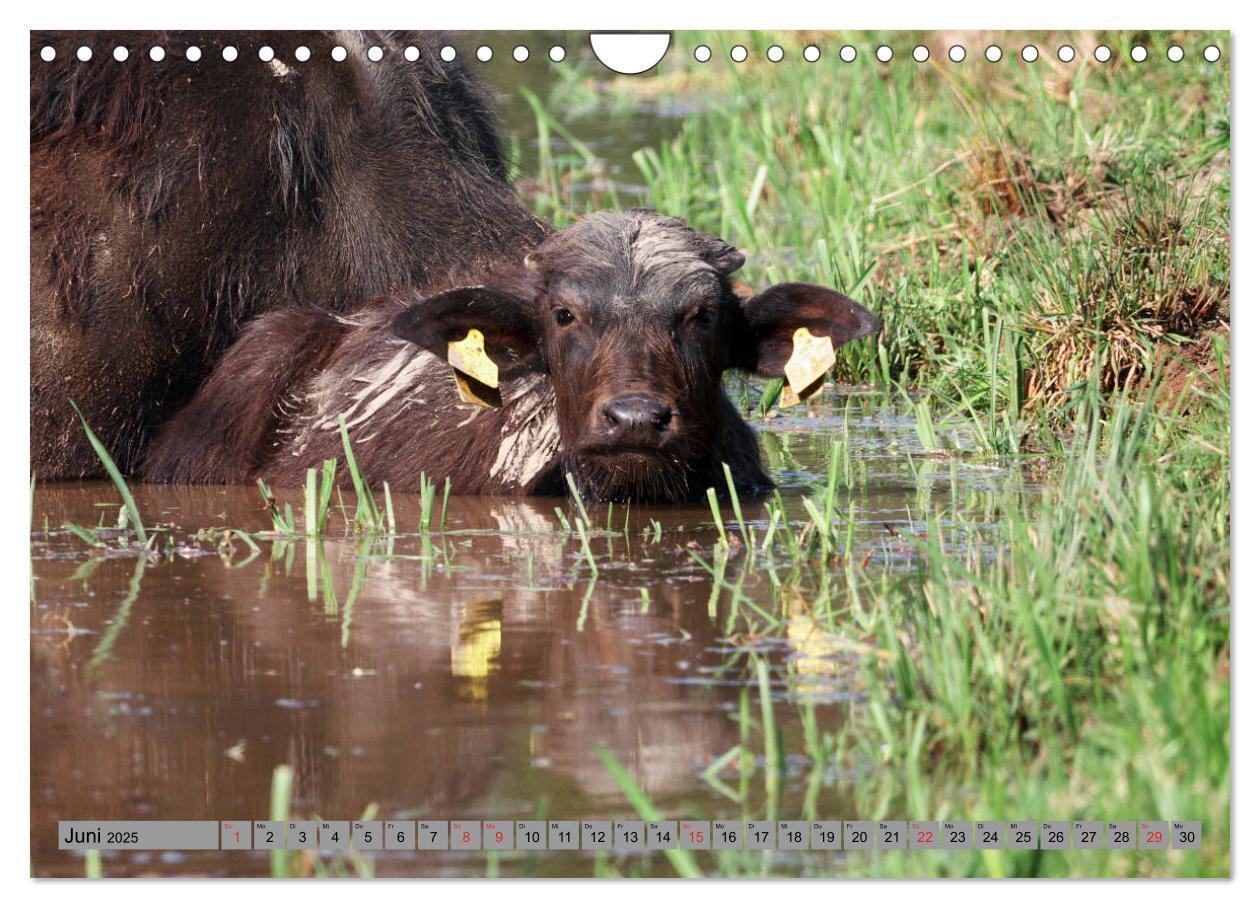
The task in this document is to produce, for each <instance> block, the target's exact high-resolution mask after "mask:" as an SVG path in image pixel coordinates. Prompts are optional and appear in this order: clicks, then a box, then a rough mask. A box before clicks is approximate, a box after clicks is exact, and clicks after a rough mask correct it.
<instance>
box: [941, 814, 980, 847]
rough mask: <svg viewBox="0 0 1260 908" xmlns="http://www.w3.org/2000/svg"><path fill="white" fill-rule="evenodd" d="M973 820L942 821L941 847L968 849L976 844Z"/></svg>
mask: <svg viewBox="0 0 1260 908" xmlns="http://www.w3.org/2000/svg"><path fill="white" fill-rule="evenodd" d="M974 839H975V834H974V830H973V829H972V828H971V820H943V821H942V822H941V849H942V850H944V851H966V850H967V849H969V848H971V847H972V845H974V844H975V841H974Z"/></svg>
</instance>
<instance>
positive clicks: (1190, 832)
mask: <svg viewBox="0 0 1260 908" xmlns="http://www.w3.org/2000/svg"><path fill="white" fill-rule="evenodd" d="M1202 843H1203V823H1201V822H1200V821H1199V820H1173V824H1172V847H1173V850H1174V851H1198V850H1199V848H1200V846H1201V845H1202Z"/></svg>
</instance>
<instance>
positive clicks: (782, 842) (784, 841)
mask: <svg viewBox="0 0 1260 908" xmlns="http://www.w3.org/2000/svg"><path fill="white" fill-rule="evenodd" d="M778 840H779V842H778V848H779V850H780V851H808V850H809V823H807V822H805V821H804V820H780V821H779V822H778Z"/></svg>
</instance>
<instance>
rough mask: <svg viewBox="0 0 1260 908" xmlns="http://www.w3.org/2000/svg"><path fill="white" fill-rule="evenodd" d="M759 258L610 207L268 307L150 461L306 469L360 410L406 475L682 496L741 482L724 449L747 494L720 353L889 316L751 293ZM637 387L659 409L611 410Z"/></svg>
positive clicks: (218, 478) (836, 301)
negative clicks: (330, 309) (488, 373)
mask: <svg viewBox="0 0 1260 908" xmlns="http://www.w3.org/2000/svg"><path fill="white" fill-rule="evenodd" d="M742 261H743V256H742V255H740V254H739V253H737V252H736V251H735V250H733V249H731V247H729V246H727V245H726V244H725V243H722V242H721V241H720V240H717V239H716V238H714V237H709V236H706V235H704V234H701V233H697V232H696V231H694V230H692V229H691V228H690V227H688V226H687V225H686V224H685V223H683V222H682V221H678V220H675V219H673V218H666V217H662V216H661V215H658V214H655V213H654V212H650V211H643V210H636V211H630V212H626V213H605V214H598V215H592V216H590V217H588V218H587V219H586V220H584V221H582V222H580V223H579V224H577V225H575V226H573V227H569V228H567V229H565V230H563V231H560V232H558V233H556V234H554V235H553V236H551V237H549V238H548V239H547V240H546V241H544V242H543V243H541V244H540V245H539V246H538V247H537V248H536V249H535V250H534V251H533V252H532V253H531V254H530V255H529V256H528V258H525V259H524V261H522V262H521V263H519V264H517V265H515V266H512V265H505V266H504V267H502V268H499V269H496V270H494V271H491V272H489V273H488V274H486V275H485V276H484V277H483V278H482V280H481V281H479V282H477V283H475V284H470V285H464V286H456V287H447V288H437V289H434V290H430V291H427V292H421V291H408V292H406V293H402V294H398V295H395V296H391V297H387V298H383V299H378V300H376V301H375V302H372V303H370V304H368V305H367V306H365V307H364V308H363V309H362V310H360V311H359V312H358V313H356V314H355V315H353V316H349V317H330V316H328V315H324V314H321V313H317V312H290V313H274V314H271V315H267V316H264V317H263V318H261V319H259V320H258V321H256V322H255V323H254V324H253V325H251V326H250V327H249V328H248V329H247V330H246V332H245V334H244V335H243V336H242V338H241V339H240V340H239V341H238V342H237V343H236V344H235V345H234V346H233V347H232V348H231V349H230V350H229V351H228V353H227V355H226V356H225V357H224V359H223V361H222V362H221V363H220V365H219V366H218V368H217V369H216V370H215V372H214V373H213V375H212V376H211V378H210V380H209V381H208V382H207V383H206V385H205V386H204V387H203V388H202V390H201V391H200V392H199V393H198V394H197V396H196V397H195V398H194V399H193V401H192V402H191V403H190V404H189V405H188V406H187V407H186V408H185V409H184V410H183V411H182V412H181V413H180V414H179V415H177V416H176V417H175V419H174V420H172V421H171V422H170V423H169V424H168V425H167V426H166V427H165V428H164V429H163V430H162V432H161V434H160V435H159V436H158V438H157V439H156V440H155V442H154V444H153V445H152V447H151V449H150V451H149V453H148V456H147V457H146V459H145V463H144V469H143V475H144V477H145V478H147V479H150V480H157V481H164V482H242V481H246V480H250V479H253V478H255V477H261V478H263V479H266V480H267V481H268V482H270V483H273V484H275V485H278V486H297V485H300V484H301V483H302V482H303V481H304V480H305V477H306V471H307V470H308V469H310V468H312V467H316V466H318V465H319V464H320V463H322V462H323V461H324V460H326V459H329V458H334V457H335V458H338V459H341V460H343V462H344V452H343V442H342V438H341V433H340V426H341V424H342V422H343V421H344V424H345V426H346V429H347V434H348V436H349V438H350V441H351V443H352V446H353V449H354V454H355V458H356V460H357V462H358V464H359V467H360V468H361V470H362V472H363V474H364V475H365V477H366V479H367V480H368V482H369V483H371V484H373V485H376V486H378V485H379V484H381V483H384V482H388V483H389V484H390V486H391V487H392V488H394V489H399V490H402V489H414V488H416V487H417V486H418V484H419V481H420V475H421V472H422V471H423V472H424V473H427V474H428V476H429V477H430V479H437V480H441V479H443V478H449V479H450V480H451V487H452V490H453V491H455V492H457V493H464V494H469V493H473V494H489V493H498V494H517V493H527V494H543V493H557V492H560V491H562V489H563V488H564V476H565V474H566V473H571V474H572V475H573V476H574V479H575V481H576V483H577V485H578V488H579V490H580V491H581V493H582V494H583V495H584V496H587V497H590V498H596V499H615V500H627V499H633V500H640V501H642V500H652V501H680V500H685V499H694V498H697V497H699V496H701V495H702V494H703V493H704V490H705V489H707V488H709V487H716V488H718V489H721V490H725V488H726V482H725V478H724V473H723V470H722V465H723V464H724V463H725V464H729V465H730V467H731V470H732V474H733V477H734V481H735V485H736V488H737V489H738V491H739V492H740V493H741V494H753V495H755V494H758V493H761V492H764V491H766V490H768V489H769V488H770V483H769V479H768V478H767V476H766V474H765V471H764V469H763V468H762V465H761V458H760V453H759V450H758V445H757V441H756V437H755V436H754V434H753V432H752V430H751V429H750V428H749V427H748V426H747V425H746V424H745V423H744V421H743V419H742V418H741V417H740V415H739V414H738V412H736V410H735V408H734V406H733V405H732V404H731V403H730V401H729V400H728V399H727V398H726V395H725V394H724V393H723V390H722V384H721V377H722V373H723V371H724V370H726V369H728V368H736V369H743V370H746V371H757V372H760V373H761V374H764V375H776V374H781V373H782V369H783V364H784V362H785V360H786V358H787V353H786V350H787V349H788V348H789V347H790V342H787V343H786V345H785V342H784V338H785V337H790V336H791V333H792V331H794V330H796V329H797V328H798V327H801V326H805V327H808V328H809V329H810V330H811V331H813V332H815V333H816V334H819V335H822V334H830V336H831V338H832V341H833V343H834V344H835V345H837V346H838V345H840V344H843V343H845V342H847V341H849V340H853V339H855V338H857V337H863V336H865V335H867V334H869V333H871V332H872V331H874V330H875V328H876V327H877V322H876V321H875V319H874V318H873V317H872V316H871V315H870V313H868V312H866V311H865V310H864V309H862V308H861V307H860V306H858V305H857V304H856V303H854V302H853V301H852V300H849V299H847V298H845V297H843V296H841V295H840V294H838V293H836V292H834V291H831V290H826V289H824V288H821V287H813V286H811V285H806V284H781V285H778V286H776V287H773V288H771V289H769V290H767V291H765V292H764V293H762V294H759V295H757V296H755V297H753V298H751V299H747V300H741V299H739V298H737V297H736V296H735V294H734V293H733V292H732V290H731V285H730V280H729V273H730V272H731V271H733V270H735V269H736V268H738V267H739V265H740V263H742ZM474 328H475V329H477V330H478V331H480V332H481V333H482V334H483V335H484V337H485V340H486V352H487V354H488V355H489V356H490V357H491V358H492V359H494V361H495V362H496V363H497V365H498V366H499V368H500V374H501V378H502V385H501V389H500V390H501V393H502V399H503V407H502V408H501V409H498V410H493V411H492V410H486V409H483V408H481V407H478V406H476V405H474V404H467V403H462V402H460V400H459V398H458V396H457V393H456V387H455V382H454V379H453V377H452V373H451V369H450V367H449V366H448V365H447V364H446V362H444V359H445V357H446V355H447V350H448V344H449V343H451V342H452V341H455V340H459V339H462V338H464V337H465V336H466V335H467V334H468V332H469V331H470V329H474ZM626 401H629V402H630V403H633V404H635V405H638V404H641V403H649V404H651V405H652V407H653V409H652V410H651V411H650V412H652V413H656V414H658V415H660V416H661V417H662V418H661V419H660V420H659V421H654V422H653V423H652V424H651V425H648V424H647V423H641V422H639V421H637V420H636V421H630V422H629V423H627V422H626V421H625V420H618V419H614V418H613V417H612V416H611V415H610V408H611V407H613V406H614V405H618V404H622V403H625V402H626ZM342 479H343V481H344V480H345V479H346V477H345V476H344V475H343V477H342Z"/></svg>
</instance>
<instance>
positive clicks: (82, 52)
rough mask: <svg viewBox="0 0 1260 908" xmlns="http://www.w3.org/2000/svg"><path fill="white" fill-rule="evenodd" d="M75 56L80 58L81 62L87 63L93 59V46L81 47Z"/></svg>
mask: <svg viewBox="0 0 1260 908" xmlns="http://www.w3.org/2000/svg"><path fill="white" fill-rule="evenodd" d="M75 56H76V57H78V58H79V62H80V63H86V62H87V61H88V60H91V59H92V48H90V47H86V46H84V47H80V48H79V49H78V51H76V52H75Z"/></svg>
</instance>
